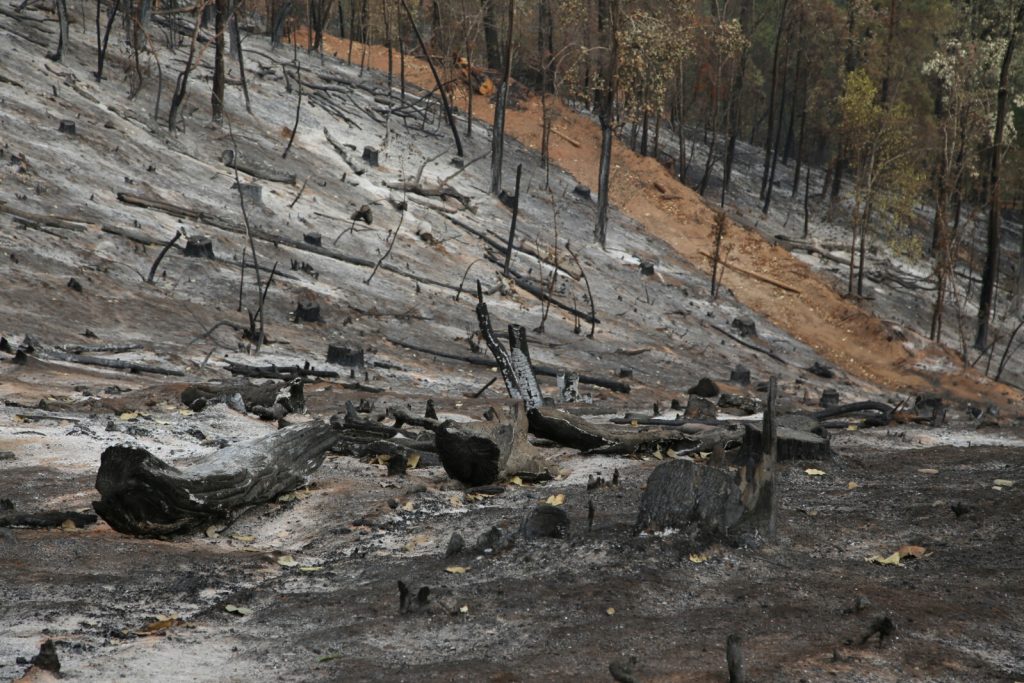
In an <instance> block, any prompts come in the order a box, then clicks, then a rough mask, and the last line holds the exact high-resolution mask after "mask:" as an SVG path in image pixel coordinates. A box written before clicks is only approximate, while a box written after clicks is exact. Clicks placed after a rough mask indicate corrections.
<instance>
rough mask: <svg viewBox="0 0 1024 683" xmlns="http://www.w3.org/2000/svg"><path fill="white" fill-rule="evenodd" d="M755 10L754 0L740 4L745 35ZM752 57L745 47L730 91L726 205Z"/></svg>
mask: <svg viewBox="0 0 1024 683" xmlns="http://www.w3.org/2000/svg"><path fill="white" fill-rule="evenodd" d="M753 12H754V0H743V4H742V5H741V6H740V27H741V29H742V31H743V35H744V36H749V35H750V25H751V21H752V17H753ZM749 59H750V49H749V48H747V47H744V49H743V53H742V54H741V55H740V63H739V66H738V67H737V69H736V79H735V80H734V81H733V85H732V90H731V91H730V92H729V142H728V143H727V144H726V147H725V165H724V167H723V169H722V202H721V203H722V206H725V195H726V193H727V192H728V191H729V181H730V180H731V179H732V164H733V159H734V157H735V154H736V136H737V135H738V134H739V129H740V98H741V97H742V95H743V80H744V77H745V74H746V71H747V62H748V61H749Z"/></svg>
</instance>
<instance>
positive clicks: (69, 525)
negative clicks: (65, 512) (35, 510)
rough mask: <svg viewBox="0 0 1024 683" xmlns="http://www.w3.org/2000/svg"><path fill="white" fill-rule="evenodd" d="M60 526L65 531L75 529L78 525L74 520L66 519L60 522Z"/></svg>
mask: <svg viewBox="0 0 1024 683" xmlns="http://www.w3.org/2000/svg"><path fill="white" fill-rule="evenodd" d="M60 528H61V529H63V530H64V531H74V530H75V529H77V528H78V527H77V526H75V522H74V520H71V519H65V520H64V521H63V522H61V523H60Z"/></svg>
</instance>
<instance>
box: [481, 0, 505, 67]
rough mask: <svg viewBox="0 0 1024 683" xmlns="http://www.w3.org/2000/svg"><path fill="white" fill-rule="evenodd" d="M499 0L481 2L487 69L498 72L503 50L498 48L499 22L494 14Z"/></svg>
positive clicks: (482, 0) (483, 0)
mask: <svg viewBox="0 0 1024 683" xmlns="http://www.w3.org/2000/svg"><path fill="white" fill-rule="evenodd" d="M496 1H497V0H480V7H481V9H482V10H483V14H484V50H485V52H486V54H487V67H488V68H489V69H494V70H498V69H500V68H501V48H500V47H499V46H498V21H497V17H496V15H495V12H494V3H495V2H496Z"/></svg>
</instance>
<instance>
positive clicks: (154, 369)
mask: <svg viewBox="0 0 1024 683" xmlns="http://www.w3.org/2000/svg"><path fill="white" fill-rule="evenodd" d="M40 355H41V356H42V357H43V358H44V359H48V360H59V361H62V362H65V363H78V364H80V365H95V366H98V367H102V368H111V369H113V370H127V371H128V372H132V373H135V372H146V373H149V374H152V375H170V376H172V377H183V376H184V375H185V373H184V372H182V371H181V370H175V369H173V368H161V367H158V366H156V365H146V364H144V363H133V362H131V361H127V360H118V359H116V358H97V357H96V356H84V355H81V354H75V353H64V352H62V351H55V350H45V351H41V352H40Z"/></svg>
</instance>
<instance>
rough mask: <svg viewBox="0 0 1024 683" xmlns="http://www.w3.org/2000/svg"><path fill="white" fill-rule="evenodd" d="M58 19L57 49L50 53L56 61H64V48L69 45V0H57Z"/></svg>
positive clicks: (51, 57)
mask: <svg viewBox="0 0 1024 683" xmlns="http://www.w3.org/2000/svg"><path fill="white" fill-rule="evenodd" d="M56 4H57V21H58V25H59V30H60V33H59V35H58V37H57V51H56V52H54V53H53V54H52V55H50V59H52V60H53V61H55V62H60V61H63V59H64V50H65V49H67V46H68V0H56Z"/></svg>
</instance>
